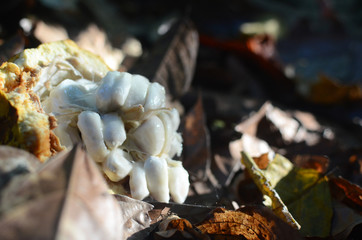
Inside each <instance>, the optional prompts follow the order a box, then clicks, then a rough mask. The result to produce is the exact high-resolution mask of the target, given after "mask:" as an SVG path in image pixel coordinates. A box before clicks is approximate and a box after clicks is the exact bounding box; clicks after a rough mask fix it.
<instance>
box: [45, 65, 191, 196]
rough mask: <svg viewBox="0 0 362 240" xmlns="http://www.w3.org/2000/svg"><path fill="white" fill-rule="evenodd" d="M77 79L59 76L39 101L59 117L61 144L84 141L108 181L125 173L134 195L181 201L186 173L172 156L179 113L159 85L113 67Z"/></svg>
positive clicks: (177, 147) (178, 148) (178, 145)
mask: <svg viewBox="0 0 362 240" xmlns="http://www.w3.org/2000/svg"><path fill="white" fill-rule="evenodd" d="M77 74H78V73H77ZM74 75H75V74H74ZM77 76H78V75H77ZM79 78H80V79H78V80H71V79H66V80H63V81H62V82H61V83H60V84H58V85H57V86H56V87H54V88H53V89H52V90H51V92H50V93H49V96H48V97H47V98H46V99H43V102H42V103H43V106H44V109H45V111H46V112H48V113H52V114H54V116H55V117H56V118H57V120H58V127H57V128H56V129H55V130H54V132H55V134H56V135H57V136H58V138H59V139H60V142H61V143H62V144H63V145H64V146H66V147H69V146H71V145H73V144H75V143H77V142H79V141H83V142H84V144H85V146H86V149H87V151H88V153H89V155H90V156H91V157H92V158H93V159H94V160H95V161H96V162H98V163H99V164H101V166H102V169H103V171H104V173H105V175H106V176H107V177H108V178H109V180H110V181H113V182H118V181H120V180H122V179H124V178H125V177H127V176H129V185H130V190H131V195H132V197H134V198H136V199H144V198H145V197H147V196H149V195H151V196H152V197H153V198H154V199H156V200H157V201H161V202H168V201H169V200H170V196H171V198H172V200H173V201H175V202H178V203H182V202H184V201H185V199H186V197H187V194H188V189H189V185H190V184H189V175H188V173H187V171H186V170H185V169H184V168H183V166H182V163H181V162H180V161H176V160H172V158H173V157H175V156H179V155H180V154H181V152H182V137H181V134H180V133H178V132H177V129H178V127H179V124H180V116H179V114H178V112H177V110H176V109H171V108H167V107H166V94H165V89H164V87H162V86H161V85H160V84H158V83H151V82H149V81H148V79H146V78H145V77H143V76H140V75H132V74H130V73H126V72H118V71H111V72H108V73H107V75H106V76H105V77H104V78H103V79H102V80H101V81H99V82H95V81H92V80H91V79H90V80H87V79H85V78H84V77H83V76H79Z"/></svg>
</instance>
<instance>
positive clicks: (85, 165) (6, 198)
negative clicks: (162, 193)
mask: <svg viewBox="0 0 362 240" xmlns="http://www.w3.org/2000/svg"><path fill="white" fill-rule="evenodd" d="M134 204H135V203H130V204H129V205H128V204H127V203H126V202H124V203H123V204H122V205H123V206H122V207H123V208H129V209H132V208H133V209H135V212H136V213H135V214H128V215H126V216H121V213H122V211H121V209H120V204H119V203H117V200H116V199H115V197H114V196H112V195H111V194H109V193H108V187H107V184H106V182H105V180H104V177H103V176H102V174H101V173H100V171H99V169H98V167H97V166H96V164H95V163H94V161H92V160H91V159H90V158H89V157H88V156H87V155H86V153H85V151H84V150H83V149H82V148H81V147H80V146H77V147H74V148H73V149H72V150H71V151H69V152H62V153H60V154H58V155H57V156H56V157H55V158H53V159H50V160H49V161H48V162H47V163H46V164H44V165H43V166H42V167H41V168H39V169H38V170H37V171H35V172H33V173H30V174H28V175H26V176H24V178H21V179H19V178H16V179H14V180H12V181H11V182H10V183H9V186H8V187H7V188H6V189H5V190H4V191H3V194H2V199H1V205H0V207H1V209H2V210H3V211H2V215H1V219H0V235H1V236H0V238H1V239H55V238H57V239H58V238H62V239H79V238H87V239H124V238H127V237H128V236H129V235H130V234H132V233H133V232H130V231H129V230H128V231H126V232H124V231H123V228H122V227H123V223H126V222H128V221H129V218H130V217H131V218H132V217H134V216H137V213H139V212H140V208H138V207H135V206H134ZM141 209H142V208H141ZM138 230H139V228H137V229H134V231H138Z"/></svg>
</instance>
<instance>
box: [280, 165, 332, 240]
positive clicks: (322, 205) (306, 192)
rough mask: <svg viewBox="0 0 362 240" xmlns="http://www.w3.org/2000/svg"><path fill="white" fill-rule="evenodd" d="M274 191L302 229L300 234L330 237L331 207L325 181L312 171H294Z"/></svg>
mask: <svg viewBox="0 0 362 240" xmlns="http://www.w3.org/2000/svg"><path fill="white" fill-rule="evenodd" d="M275 190H276V191H277V192H278V193H279V195H280V197H281V198H282V199H283V201H284V203H285V204H286V205H287V206H288V209H289V211H290V213H291V214H292V215H293V217H294V218H295V219H296V220H297V221H298V222H299V224H300V225H301V226H302V228H301V233H302V234H304V235H306V236H318V237H327V236H329V235H330V230H331V223H332V216H333V206H332V199H331V194H330V191H329V185H328V179H327V177H323V176H321V175H320V174H319V173H318V171H317V170H314V169H303V168H296V167H295V168H293V169H292V171H290V172H289V174H288V175H287V176H285V177H284V178H282V179H281V180H280V181H279V182H278V184H277V185H276V187H275ZM316 223H317V224H316Z"/></svg>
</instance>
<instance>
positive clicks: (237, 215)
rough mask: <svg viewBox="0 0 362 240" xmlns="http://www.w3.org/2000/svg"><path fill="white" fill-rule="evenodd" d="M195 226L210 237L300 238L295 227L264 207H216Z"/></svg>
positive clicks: (251, 238) (250, 238)
mask: <svg viewBox="0 0 362 240" xmlns="http://www.w3.org/2000/svg"><path fill="white" fill-rule="evenodd" d="M196 227H197V228H198V229H199V230H200V231H201V232H202V233H205V234H208V235H210V236H211V237H212V239H248V240H259V239H260V240H261V239H301V237H300V236H299V234H298V232H297V231H296V230H295V229H293V228H292V227H290V226H289V225H288V224H286V223H285V222H283V221H282V220H281V219H279V218H278V217H276V216H275V215H274V214H273V213H272V212H271V211H270V210H269V209H267V208H265V207H252V206H247V207H243V208H240V209H238V210H236V211H232V210H226V209H224V208H218V209H215V210H214V211H213V212H212V213H211V214H210V216H209V217H208V218H207V219H206V220H204V221H203V222H202V223H200V224H198V225H196Z"/></svg>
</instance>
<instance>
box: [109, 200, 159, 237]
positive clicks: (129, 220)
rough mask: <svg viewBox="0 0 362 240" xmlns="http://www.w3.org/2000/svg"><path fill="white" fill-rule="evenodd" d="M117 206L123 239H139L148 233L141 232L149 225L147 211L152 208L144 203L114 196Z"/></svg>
mask: <svg viewBox="0 0 362 240" xmlns="http://www.w3.org/2000/svg"><path fill="white" fill-rule="evenodd" d="M115 197H116V199H117V201H118V203H119V206H120V215H121V216H122V218H121V225H120V226H119V227H120V228H122V232H123V238H124V239H126V238H128V239H129V240H131V239H140V238H141V237H144V236H145V235H148V232H143V230H144V229H146V228H148V227H149V226H150V224H151V218H150V216H149V214H148V213H149V211H151V210H152V209H153V206H152V205H151V204H149V203H146V202H144V201H140V200H136V199H133V198H130V197H127V196H124V195H115Z"/></svg>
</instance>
